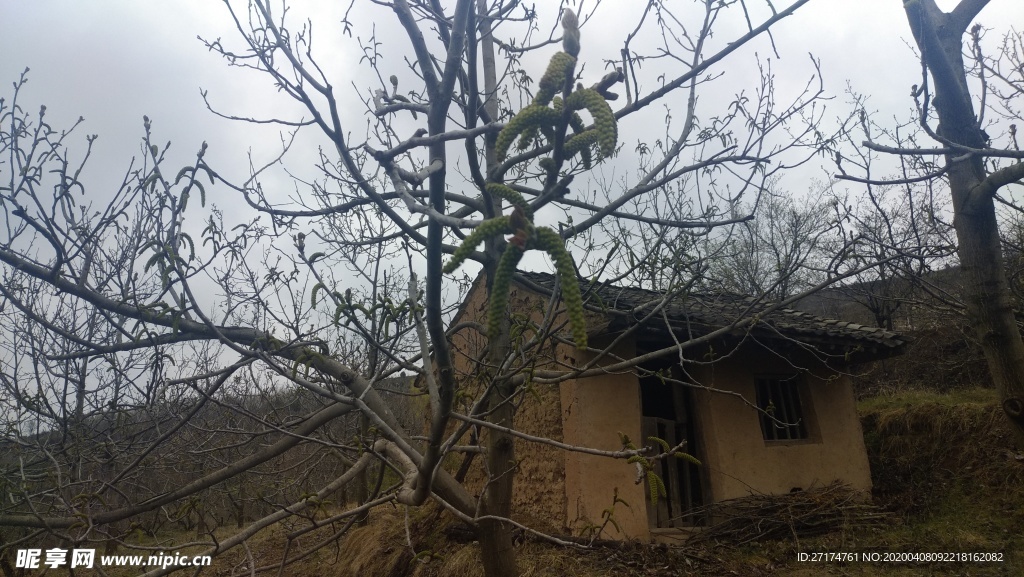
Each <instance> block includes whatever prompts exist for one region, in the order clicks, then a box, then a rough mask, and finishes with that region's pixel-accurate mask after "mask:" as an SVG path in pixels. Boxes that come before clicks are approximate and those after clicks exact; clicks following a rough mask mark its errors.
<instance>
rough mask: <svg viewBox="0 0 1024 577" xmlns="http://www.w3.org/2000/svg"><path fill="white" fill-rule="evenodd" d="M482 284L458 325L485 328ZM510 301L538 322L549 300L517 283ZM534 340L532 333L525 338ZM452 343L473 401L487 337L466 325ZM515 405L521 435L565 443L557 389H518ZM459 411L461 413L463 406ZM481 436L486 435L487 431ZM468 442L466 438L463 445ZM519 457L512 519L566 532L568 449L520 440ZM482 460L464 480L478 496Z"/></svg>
mask: <svg viewBox="0 0 1024 577" xmlns="http://www.w3.org/2000/svg"><path fill="white" fill-rule="evenodd" d="M479 281H480V282H478V283H477V285H476V286H474V288H473V290H472V291H471V292H470V295H469V296H468V297H467V300H466V302H465V303H464V305H463V307H462V314H461V315H460V316H459V317H458V319H457V321H456V323H461V322H463V321H472V322H476V323H480V325H481V329H482V330H486V328H485V327H486V326H487V310H488V305H487V299H486V291H485V290H484V285H483V282H482V278H481V279H479ZM509 303H510V305H511V307H512V309H511V310H513V311H516V314H528V315H529V316H530V317H531V318H533V320H535V321H540V320H542V318H543V313H544V311H545V307H546V304H547V300H546V299H543V298H540V297H538V296H537V295H535V294H533V293H531V292H529V291H526V290H523V289H521V288H519V287H517V286H516V285H515V284H513V288H512V292H511V293H510V295H509ZM531 337H532V333H530V334H528V335H525V337H524V338H525V339H529V338H531ZM451 343H452V350H453V360H454V363H455V368H456V373H457V380H458V382H459V386H460V387H462V388H464V389H465V391H466V392H467V393H470V395H472V396H473V397H475V396H476V395H477V393H478V391H479V387H480V386H482V383H480V382H479V379H478V368H477V366H476V362H475V359H477V358H480V357H481V355H483V354H484V349H485V346H486V343H487V339H486V336H485V335H483V334H481V333H480V332H479V331H478V330H477V329H476V328H474V327H472V326H467V325H463V328H461V329H460V330H458V331H457V332H456V333H454V334H452V335H451ZM554 356H555V351H554V350H552V349H551V348H550V347H549V348H548V349H546V350H544V351H537V352H536V354H535V358H537V359H538V361H539V362H538V368H547V367H549V366H550V364H551V363H552V362H553V361H552V357H554ZM514 402H516V403H518V404H519V408H518V410H517V411H516V415H515V423H514V425H515V429H516V430H517V431H519V432H522V433H525V434H527V435H533V436H537V437H543V438H547V439H551V440H554V441H562V423H561V400H560V393H559V390H558V387H557V386H551V385H538V384H534V385H530V386H528V387H527V390H525V391H520V393H519V394H518V395H517V397H516V398H515V399H514ZM456 410H460V411H463V410H464V408H457V409H456ZM482 434H483V435H487V431H486V430H485V431H483V432H482ZM467 441H468V439H462V440H461V441H460V443H466V442H467ZM482 443H483V441H482ZM515 455H516V461H517V464H518V470H517V472H516V479H515V483H514V486H513V502H512V511H513V514H512V517H513V519H515V520H517V521H521V522H525V523H526V524H527V525H529V526H531V527H534V528H537V529H540V530H543V531H554V532H565V531H566V530H567V528H566V526H565V519H566V504H565V490H564V485H565V457H564V451H562V450H561V449H558V448H555V447H553V446H551V445H546V444H542V443H534V442H529V441H526V440H523V439H516V440H515ZM484 460H485V459H484V457H483V456H478V457H476V459H475V460H474V463H473V467H472V469H471V470H470V474H469V475H468V476H467V478H466V484H467V486H469V487H470V488H471V489H472V490H473V491H474V495H476V496H478V495H479V494H480V491H481V490H482V489H483V486H484V483H485V480H486V473H485V471H484ZM448 462H449V463H452V465H451V466H449V470H451V471H454V470H455V469H457V468H458V464H459V463H461V462H462V459H461V457H460V458H458V459H454V460H451V461H448Z"/></svg>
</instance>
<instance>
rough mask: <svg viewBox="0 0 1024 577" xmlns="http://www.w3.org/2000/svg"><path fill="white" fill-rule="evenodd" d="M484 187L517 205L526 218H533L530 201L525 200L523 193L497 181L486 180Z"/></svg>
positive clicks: (494, 194)
mask: <svg viewBox="0 0 1024 577" xmlns="http://www.w3.org/2000/svg"><path fill="white" fill-rule="evenodd" d="M484 188H486V190H487V192H489V193H490V194H492V195H493V196H497V197H499V198H503V199H505V200H507V201H508V202H509V204H511V205H512V206H518V207H519V208H520V210H522V211H523V214H524V215H525V216H526V218H527V219H529V220H531V221H532V220H533V208H532V207H531V206H530V203H528V202H526V199H525V198H523V195H521V194H519V193H518V192H516V191H515V190H514V189H512V188H509V187H508V186H505V185H504V184H501V183H498V182H488V183H487V186H486V187H484Z"/></svg>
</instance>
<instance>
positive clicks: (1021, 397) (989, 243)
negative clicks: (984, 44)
mask: <svg viewBox="0 0 1024 577" xmlns="http://www.w3.org/2000/svg"><path fill="white" fill-rule="evenodd" d="M987 3H988V0H962V1H961V2H960V3H959V4H958V5H957V7H956V8H955V9H954V10H953V11H952V12H949V13H944V12H942V11H941V10H939V8H938V7H937V6H936V5H935V0H908V1H907V2H905V3H904V8H905V9H906V13H907V18H908V20H909V22H910V27H911V30H912V31H913V33H914V39H915V40H916V41H917V45H918V47H919V48H920V50H921V58H922V59H923V60H924V63H925V65H926V66H927V67H928V70H929V72H930V73H931V78H932V80H933V82H934V94H935V98H934V104H935V110H936V112H937V114H938V117H939V126H938V128H937V130H936V134H937V136H938V137H939V138H940V139H942V140H945V141H946V142H944V143H943V144H944V145H946V146H947V147H955V146H956V145H959V146H966V147H969V148H974V149H980V148H985V147H986V146H987V143H986V138H985V136H984V135H983V133H982V130H981V127H980V125H979V123H978V118H977V116H976V115H975V112H974V104H973V101H972V99H971V94H970V91H969V89H968V84H967V74H966V70H965V66H964V60H963V36H964V34H965V33H966V32H967V27H968V26H969V25H970V23H971V21H972V20H973V19H974V17H975V16H976V15H977V14H978V12H980V11H981V9H982V8H983V7H984V6H985V5H986V4H987ZM946 167H947V177H948V179H949V188H950V192H951V194H952V198H953V226H954V228H955V229H956V234H957V240H958V244H959V248H958V252H959V256H960V266H961V274H962V280H963V293H964V294H963V296H964V301H965V304H966V306H967V315H968V320H969V321H970V323H971V325H972V327H973V328H974V330H975V332H976V334H977V335H978V340H979V341H980V342H981V346H982V350H983V351H984V353H985V359H986V361H987V362H988V367H989V370H990V371H991V373H992V380H993V382H994V383H995V386H996V389H997V390H998V391H999V395H1000V398H1001V399H1002V407H1003V411H1004V412H1005V413H1006V416H1007V418H1008V419H1009V420H1010V423H1011V424H1012V427H1013V429H1014V433H1015V435H1016V437H1017V442H1018V445H1019V446H1021V447H1024V341H1022V340H1021V335H1020V331H1019V329H1018V328H1017V321H1016V319H1015V318H1014V314H1013V307H1012V305H1011V301H1010V286H1009V283H1008V282H1007V278H1006V272H1005V268H1004V266H1003V255H1002V247H1001V243H1000V239H999V229H998V226H997V222H996V213H995V201H994V198H993V197H994V195H995V192H996V190H998V188H999V187H1001V186H1003V185H1004V184H1006V183H1008V182H1012V181H1013V180H1015V179H1013V177H1014V176H1016V179H1019V178H1020V177H1021V176H1024V170H1022V169H1021V168H1020V167H1021V164H1019V163H1018V164H1017V165H1015V166H1014V165H1011V166H1010V167H1008V168H1006V169H1002V170H1000V171H997V172H996V173H993V174H987V173H986V171H985V165H984V158H983V157H982V156H981V155H979V154H965V152H963V151H960V150H957V151H955V152H952V153H950V154H947V155H946ZM1017 173H1021V174H1017Z"/></svg>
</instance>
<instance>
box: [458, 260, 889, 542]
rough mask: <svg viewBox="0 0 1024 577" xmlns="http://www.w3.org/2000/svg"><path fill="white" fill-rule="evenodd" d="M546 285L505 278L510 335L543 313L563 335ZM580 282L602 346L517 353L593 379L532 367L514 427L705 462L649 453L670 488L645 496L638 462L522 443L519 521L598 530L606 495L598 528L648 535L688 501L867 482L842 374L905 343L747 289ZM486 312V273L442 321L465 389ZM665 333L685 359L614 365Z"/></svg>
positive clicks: (683, 525)
mask: <svg viewBox="0 0 1024 577" xmlns="http://www.w3.org/2000/svg"><path fill="white" fill-rule="evenodd" d="M554 286H555V277H553V276H552V275H548V274H540V273H520V274H518V275H517V276H516V279H515V282H514V283H513V286H512V292H511V295H510V300H509V303H510V305H509V306H510V308H509V311H510V314H511V316H512V320H513V338H522V339H523V340H524V342H525V341H528V340H529V339H530V338H531V337H532V336H534V335H535V334H536V326H537V324H539V323H540V322H541V321H542V319H544V318H545V316H547V317H548V318H553V319H554V320H555V322H554V323H552V326H554V327H555V329H556V330H557V331H560V333H559V334H561V335H567V333H568V331H567V327H565V326H564V316H560V315H559V314H558V313H557V311H558V310H559V309H560V308H561V303H560V302H558V301H553V300H552V298H551V295H552V289H553V288H554ZM581 289H582V291H583V293H584V300H585V301H586V302H587V307H588V319H587V328H588V339H589V340H590V343H589V346H590V349H591V351H592V350H595V349H596V350H602V349H607V352H606V354H604V355H602V356H600V357H598V356H597V355H596V354H595V353H592V352H590V351H579V350H577V349H576V348H574V347H571V346H569V345H566V344H552V343H550V342H549V343H548V344H546V345H543V346H540V347H537V348H536V349H534V350H531V351H530V352H529V353H528V355H525V356H524V358H523V361H524V362H526V363H532V368H533V370H534V371H535V373H534V374H535V375H543V374H551V373H545V372H544V371H566V370H571V369H573V368H582V367H587V366H590V367H591V368H597V369H598V370H597V371H591V373H594V372H596V373H597V374H591V375H590V376H586V377H583V378H576V379H571V380H563V381H561V382H559V383H556V384H550V383H549V384H545V382H544V380H543V379H542V378H540V377H536V378H535V379H534V381H533V382H531V384H530V385H529V387H525V389H527V390H526V392H524V393H523V394H521V395H520V396H519V398H518V399H516V402H520V403H521V406H520V408H519V411H518V412H517V416H516V428H517V429H519V430H521V431H523V432H525V433H527V434H531V435H537V436H543V437H547V438H550V439H554V440H556V441H559V442H563V443H567V444H570V445H574V446H586V447H591V448H595V449H601V450H606V451H617V450H620V449H622V448H623V442H622V436H623V435H626V436H628V437H629V438H630V439H631V440H633V441H634V442H635V443H636V444H637V445H647V444H650V443H648V441H647V439H648V438H649V437H658V438H660V439H663V440H665V441H667V442H668V443H669V445H672V446H675V445H677V444H678V443H681V442H684V441H685V443H686V445H685V450H686V451H687V452H688V453H690V454H692V455H694V456H695V457H696V458H697V459H699V460H700V462H701V465H699V466H698V465H694V464H691V463H689V462H688V461H686V460H683V459H678V458H666V459H661V460H658V461H656V463H655V470H656V472H657V473H658V474H659V475H661V477H662V479H663V480H664V483H665V486H666V495H665V496H664V497H662V498H660V499H658V503H657V505H656V506H655V505H652V504H651V503H650V500H649V499H648V497H647V494H648V493H647V491H648V487H647V486H646V483H643V482H641V483H639V484H638V483H637V479H638V475H637V469H636V467H635V466H633V465H630V464H628V463H626V462H625V461H624V460H622V459H614V458H610V457H605V456H598V455H592V454H586V453H581V452H573V451H565V450H561V449H557V448H555V447H552V446H550V445H545V444H539V443H529V442H527V441H525V440H518V441H516V442H517V447H516V454H517V458H518V460H519V461H518V464H519V472H518V476H517V479H516V494H515V501H514V504H513V506H514V516H515V517H516V518H520V519H523V520H525V521H528V522H540V523H542V524H546V526H547V527H548V528H549V529H551V530H555V531H559V530H561V531H572V532H575V533H577V534H580V533H586V532H587V531H592V530H593V529H594V527H597V526H600V525H601V524H602V515H604V513H605V510H606V509H608V508H609V507H611V506H612V505H613V500H614V497H615V496H616V495H617V496H618V498H619V499H621V500H622V501H624V502H625V504H623V503H621V502H620V503H618V504H616V505H615V508H614V518H615V525H613V524H606V525H605V532H604V535H603V536H604V537H606V538H617V539H630V538H637V539H641V540H647V539H651V538H660V537H670V536H671V534H672V533H679V532H680V531H683V530H687V528H689V527H693V526H698V525H700V524H701V523H702V522H703V520H702V519H699V518H695V515H692V514H691V511H692V510H693V509H694V508H696V507H699V506H701V505H705V504H709V503H713V502H719V501H723V500H727V499H732V498H737V497H743V496H746V495H750V494H755V493H762V494H780V493H786V492H789V491H792V490H794V489H803V488H808V487H812V486H819V485H824V484H827V483H830V482H832V481H835V480H841V481H844V482H846V483H848V484H850V485H852V486H853V487H855V488H858V489H862V490H865V491H867V490H869V489H870V488H871V477H870V471H869V468H868V459H867V454H866V452H865V448H864V440H863V436H862V433H861V428H860V422H859V420H858V418H857V413H856V407H855V404H854V395H853V389H852V386H851V382H850V378H849V377H848V375H847V373H846V372H845V371H846V370H847V369H848V368H849V367H850V366H851V365H852V364H855V363H860V362H864V361H870V360H876V359H880V358H885V357H888V356H892V355H896V354H899V353H900V352H901V350H902V349H903V347H904V345H905V344H906V340H905V339H904V338H903V337H901V336H899V335H898V334H896V333H893V332H888V331H884V330H882V329H875V328H869V327H865V326H861V325H857V324H852V323H846V322H842V321H837V320H829V319H823V318H820V317H817V316H814V315H811V314H808V313H805V312H798V311H795V310H791V309H779V310H770V311H769V310H767V309H768V307H769V306H770V305H771V303H766V302H760V301H758V300H756V299H754V298H751V297H745V296H737V295H695V294H688V295H679V296H671V297H667V296H666V295H664V294H661V293H657V292H654V291H649V290H643V289H638V288H629V287H621V286H611V285H607V284H600V283H597V284H594V283H581ZM552 311H555V312H554V314H552ZM486 316H487V302H486V291H485V290H484V286H483V279H482V278H481V279H478V280H477V283H476V285H475V286H474V287H473V289H472V290H471V292H470V294H469V296H468V297H467V299H466V301H465V302H464V303H463V304H462V307H461V308H460V310H459V313H458V314H457V316H456V318H455V319H454V320H453V323H452V327H453V332H452V345H453V350H454V352H455V354H456V367H457V369H458V370H459V371H460V375H461V376H460V378H462V379H464V381H463V382H464V383H465V384H464V386H474V385H473V384H472V383H473V379H474V375H476V374H478V372H477V371H478V368H479V365H478V364H477V362H476V361H475V359H478V358H480V355H481V354H482V351H483V347H484V345H485V343H486V340H485V339H484V337H483V336H482V335H481V334H480V332H479V330H475V329H473V328H472V327H473V326H477V327H479V326H480V324H476V323H482V324H483V325H484V326H486ZM744 319H747V320H746V322H741V321H743V320H744ZM750 319H753V320H750ZM474 321H475V323H474ZM560 322H561V325H560V324H559V323H560ZM565 338H568V336H566V337H565ZM676 342H688V343H689V344H688V345H687V346H686V348H684V351H683V353H682V354H679V353H678V352H671V353H669V354H661V355H650V358H649V360H647V361H645V362H643V363H641V364H640V365H639V366H638V368H616V367H614V365H615V364H616V363H617V362H620V361H621V360H622V359H632V358H634V357H636V356H637V355H645V354H648V353H656V352H657V351H663V350H664V349H666V348H668V347H671V346H673V345H674V344H675V343H676ZM476 386H479V385H476ZM479 474H480V475H482V472H481V473H479ZM616 525H617V526H616Z"/></svg>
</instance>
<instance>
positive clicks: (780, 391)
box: [757, 376, 808, 441]
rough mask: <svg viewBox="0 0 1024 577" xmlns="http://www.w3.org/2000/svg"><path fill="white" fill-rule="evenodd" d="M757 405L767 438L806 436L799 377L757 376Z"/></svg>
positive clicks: (790, 438) (789, 438)
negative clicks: (758, 377)
mask: <svg viewBox="0 0 1024 577" xmlns="http://www.w3.org/2000/svg"><path fill="white" fill-rule="evenodd" d="M757 407H758V408H759V409H761V412H760V413H758V415H759V416H760V418H761V434H762V435H764V440H766V441H792V440H800V439H807V438H808V435H807V420H806V418H805V415H804V409H803V406H802V404H801V403H800V383H799V381H798V380H797V377H795V376H794V377H789V378H760V379H757Z"/></svg>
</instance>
